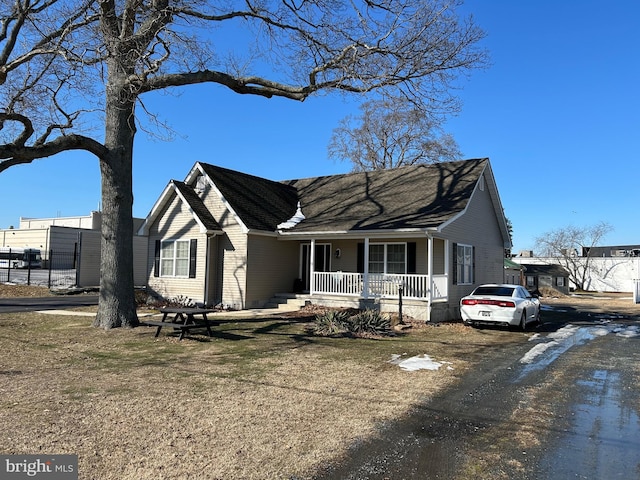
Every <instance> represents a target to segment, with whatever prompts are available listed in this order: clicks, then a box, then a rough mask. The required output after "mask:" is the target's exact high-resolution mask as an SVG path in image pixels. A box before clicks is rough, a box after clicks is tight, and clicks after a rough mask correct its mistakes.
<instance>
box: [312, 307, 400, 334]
mask: <svg viewBox="0 0 640 480" xmlns="http://www.w3.org/2000/svg"><path fill="white" fill-rule="evenodd" d="M313 331H314V333H315V334H316V335H322V336H330V335H339V334H352V335H386V334H388V333H390V332H391V319H390V317H389V315H386V314H383V313H380V312H378V311H377V310H363V311H360V312H357V313H355V314H354V313H353V311H352V312H349V311H348V310H328V311H326V312H323V313H321V314H318V315H316V318H315V323H314V328H313Z"/></svg>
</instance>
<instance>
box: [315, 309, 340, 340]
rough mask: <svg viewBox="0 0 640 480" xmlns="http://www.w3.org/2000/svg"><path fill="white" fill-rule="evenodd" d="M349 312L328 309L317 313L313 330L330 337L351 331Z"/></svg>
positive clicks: (317, 333)
mask: <svg viewBox="0 0 640 480" xmlns="http://www.w3.org/2000/svg"><path fill="white" fill-rule="evenodd" d="M348 320H349V312H348V311H346V310H327V311H326V312H323V313H320V314H318V315H316V319H315V324H314V328H313V331H314V333H315V334H316V335H321V336H324V337H328V336H331V335H338V334H343V333H346V332H348V331H349V328H348Z"/></svg>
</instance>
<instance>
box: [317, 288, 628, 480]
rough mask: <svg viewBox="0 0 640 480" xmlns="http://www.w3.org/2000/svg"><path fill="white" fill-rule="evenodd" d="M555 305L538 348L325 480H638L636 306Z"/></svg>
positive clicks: (550, 304) (357, 453)
mask: <svg viewBox="0 0 640 480" xmlns="http://www.w3.org/2000/svg"><path fill="white" fill-rule="evenodd" d="M543 303H544V314H543V318H544V321H545V323H544V324H543V325H542V326H540V327H538V328H537V329H536V330H534V333H533V335H531V336H530V338H529V341H527V342H526V343H521V344H514V345H511V346H509V347H508V348H503V349H500V350H496V351H495V352H494V353H493V354H492V355H491V356H487V357H485V358H483V362H482V363H478V364H477V365H476V366H475V367H474V368H473V369H471V370H470V371H469V373H468V374H467V375H465V377H464V378H463V379H462V381H461V382H459V383H457V384H456V385H455V386H453V387H452V388H451V389H448V390H446V391H444V392H442V393H441V394H440V395H438V396H437V397H436V398H434V399H432V400H431V401H430V402H428V403H427V404H425V405H423V406H422V407H421V408H419V409H416V410H415V411H414V412H412V414H411V415H409V416H408V417H406V418H405V419H404V420H403V421H400V422H398V423H396V424H395V425H393V427H390V428H389V429H388V430H387V431H385V432H384V434H383V435H382V436H381V437H380V438H379V439H377V440H375V441H372V442H369V443H367V444H365V445H362V446H360V447H358V448H355V449H353V450H352V451H351V455H350V457H349V459H348V460H347V461H345V462H344V463H343V464H341V465H339V466H335V467H333V468H330V469H327V470H326V471H325V473H324V475H322V476H321V477H319V478H323V479H334V478H341V479H354V480H355V479H358V480H363V479H410V478H416V479H418V478H419V479H430V478H434V479H435V478H444V479H471V478H473V479H492V480H495V479H505V480H506V479H509V480H543V479H548V478H593V479H595V478H638V472H639V471H640V421H639V420H638V413H639V412H640V395H639V394H640V348H638V347H639V346H640V343H639V342H640V305H634V304H633V303H631V301H630V297H629V296H628V295H589V296H579V297H564V298H556V299H545V300H544V301H543ZM485 332H486V334H488V335H491V334H493V333H495V331H494V330H492V329H486V330H485Z"/></svg>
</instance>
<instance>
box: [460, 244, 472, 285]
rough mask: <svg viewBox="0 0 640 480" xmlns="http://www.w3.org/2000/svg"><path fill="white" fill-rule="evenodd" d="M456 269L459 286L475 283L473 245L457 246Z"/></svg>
mask: <svg viewBox="0 0 640 480" xmlns="http://www.w3.org/2000/svg"><path fill="white" fill-rule="evenodd" d="M456 269H457V271H456V275H457V280H458V281H457V283H458V285H469V284H472V283H473V247H472V246H471V245H462V244H458V245H457V251H456Z"/></svg>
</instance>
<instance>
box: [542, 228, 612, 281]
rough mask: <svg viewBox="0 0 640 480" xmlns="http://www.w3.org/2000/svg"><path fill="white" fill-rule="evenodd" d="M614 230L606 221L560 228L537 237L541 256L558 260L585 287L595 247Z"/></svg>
mask: <svg viewBox="0 0 640 480" xmlns="http://www.w3.org/2000/svg"><path fill="white" fill-rule="evenodd" d="M611 230H613V227H612V226H611V225H610V224H608V223H606V222H599V223H597V224H595V225H591V226H586V227H575V226H573V225H570V226H567V227H563V228H558V229H556V230H553V231H551V232H547V233H545V234H544V235H542V236H540V237H538V238H536V245H537V248H538V253H537V254H538V256H540V257H546V258H554V259H556V260H557V261H558V262H559V263H560V265H562V266H563V267H564V268H565V269H566V270H567V271H568V272H569V279H570V280H571V282H573V284H574V285H575V286H576V288H578V289H579V290H584V289H585V286H586V283H587V280H588V279H587V275H588V271H589V265H590V259H591V254H590V252H591V248H592V247H595V246H597V245H599V243H600V242H601V241H602V239H603V238H604V237H605V236H606V235H607V234H608V233H609V232H611Z"/></svg>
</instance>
